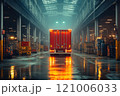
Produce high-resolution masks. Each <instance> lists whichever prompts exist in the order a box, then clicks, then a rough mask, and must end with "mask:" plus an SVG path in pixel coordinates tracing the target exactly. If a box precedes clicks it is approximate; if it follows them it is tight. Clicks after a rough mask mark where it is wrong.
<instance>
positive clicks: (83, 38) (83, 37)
mask: <svg viewBox="0 0 120 96" xmlns="http://www.w3.org/2000/svg"><path fill="white" fill-rule="evenodd" d="M84 41H85V36H84V31H82V43H84Z"/></svg>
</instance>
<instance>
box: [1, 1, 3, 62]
mask: <svg viewBox="0 0 120 96" xmlns="http://www.w3.org/2000/svg"><path fill="white" fill-rule="evenodd" d="M0 25H1V26H0V37H1V40H0V55H1V61H3V34H2V31H3V1H2V0H1V1H0Z"/></svg>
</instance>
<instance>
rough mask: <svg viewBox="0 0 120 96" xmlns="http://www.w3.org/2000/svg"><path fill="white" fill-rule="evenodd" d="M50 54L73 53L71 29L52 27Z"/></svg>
mask: <svg viewBox="0 0 120 96" xmlns="http://www.w3.org/2000/svg"><path fill="white" fill-rule="evenodd" d="M49 32H50V54H71V51H72V50H71V32H72V30H71V29H68V30H53V29H50V30H49Z"/></svg>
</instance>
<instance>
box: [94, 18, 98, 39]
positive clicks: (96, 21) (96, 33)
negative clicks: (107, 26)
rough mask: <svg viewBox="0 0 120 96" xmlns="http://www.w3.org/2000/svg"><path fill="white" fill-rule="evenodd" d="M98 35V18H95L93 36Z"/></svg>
mask: <svg viewBox="0 0 120 96" xmlns="http://www.w3.org/2000/svg"><path fill="white" fill-rule="evenodd" d="M98 36H99V30H98V19H96V20H95V37H98Z"/></svg>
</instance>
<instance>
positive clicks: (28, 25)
mask: <svg viewBox="0 0 120 96" xmlns="http://www.w3.org/2000/svg"><path fill="white" fill-rule="evenodd" d="M27 41H28V42H29V47H30V22H29V23H28V24H27Z"/></svg>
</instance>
